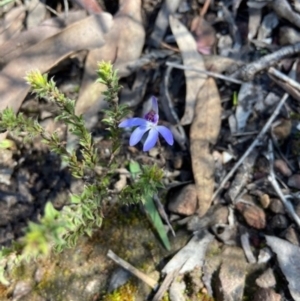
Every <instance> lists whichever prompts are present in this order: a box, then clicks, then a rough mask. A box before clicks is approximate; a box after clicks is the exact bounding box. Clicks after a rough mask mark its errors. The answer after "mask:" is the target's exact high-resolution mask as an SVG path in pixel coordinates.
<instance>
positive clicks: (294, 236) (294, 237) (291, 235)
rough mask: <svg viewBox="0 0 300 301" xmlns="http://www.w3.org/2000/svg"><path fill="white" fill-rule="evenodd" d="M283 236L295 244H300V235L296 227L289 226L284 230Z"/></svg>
mask: <svg viewBox="0 0 300 301" xmlns="http://www.w3.org/2000/svg"><path fill="white" fill-rule="evenodd" d="M283 236H284V237H285V238H286V240H288V241H289V242H290V243H292V244H293V245H296V246H300V239H299V235H298V233H297V231H296V229H295V228H294V227H288V228H287V229H286V230H285V231H284V234H283Z"/></svg>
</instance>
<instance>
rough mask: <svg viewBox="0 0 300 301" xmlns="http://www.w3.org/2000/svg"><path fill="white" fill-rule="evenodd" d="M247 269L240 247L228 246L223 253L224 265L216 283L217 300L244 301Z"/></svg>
mask: <svg viewBox="0 0 300 301" xmlns="http://www.w3.org/2000/svg"><path fill="white" fill-rule="evenodd" d="M246 269H247V261H246V258H245V255H244V251H243V250H242V249H241V248H238V247H229V246H226V247H225V248H224V251H223V252H222V264H221V268H220V272H219V275H218V281H216V295H217V298H216V300H232V301H233V300H242V298H243V292H244V287H245V279H246ZM218 282H219V283H218Z"/></svg>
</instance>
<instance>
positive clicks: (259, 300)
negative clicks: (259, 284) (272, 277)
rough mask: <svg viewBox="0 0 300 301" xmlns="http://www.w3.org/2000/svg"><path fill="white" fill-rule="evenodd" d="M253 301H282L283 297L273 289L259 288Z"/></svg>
mask: <svg viewBox="0 0 300 301" xmlns="http://www.w3.org/2000/svg"><path fill="white" fill-rule="evenodd" d="M253 301H281V296H280V295H279V294H277V293H276V292H275V291H274V290H273V289H271V288H259V289H258V290H257V291H256V293H255V295H254V298H253Z"/></svg>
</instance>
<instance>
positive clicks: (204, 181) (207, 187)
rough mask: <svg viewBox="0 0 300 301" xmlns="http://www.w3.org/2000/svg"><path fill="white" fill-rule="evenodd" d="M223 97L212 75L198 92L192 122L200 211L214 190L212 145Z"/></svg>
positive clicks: (218, 126) (192, 142) (193, 154)
mask: <svg viewBox="0 0 300 301" xmlns="http://www.w3.org/2000/svg"><path fill="white" fill-rule="evenodd" d="M221 110H222V108H221V100H220V95H219V91H218V88H217V85H216V83H215V80H214V79H213V78H208V79H207V80H206V82H205V84H204V85H203V87H202V89H201V90H200V91H199V93H198V98H197V104H196V107H195V116H194V119H193V122H192V125H191V130H190V140H191V157H192V166H193V174H194V178H195V183H196V188H197V196H198V215H199V216H203V215H204V214H205V213H206V212H207V210H208V209H209V207H210V205H211V198H212V195H213V190H214V183H215V181H214V167H215V166H214V165H215V164H214V159H213V156H212V154H211V152H210V146H211V145H212V144H215V143H216V141H217V138H218V135H219V131H220V126H221Z"/></svg>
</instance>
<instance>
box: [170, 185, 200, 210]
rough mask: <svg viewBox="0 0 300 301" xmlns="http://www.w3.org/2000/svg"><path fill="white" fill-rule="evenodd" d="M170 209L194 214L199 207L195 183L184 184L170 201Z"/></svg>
mask: <svg viewBox="0 0 300 301" xmlns="http://www.w3.org/2000/svg"><path fill="white" fill-rule="evenodd" d="M168 209H169V210H170V211H171V212H173V213H178V214H182V215H192V214H194V213H195V212H196V209H197V192H196V186H195V185H194V184H189V185H186V186H184V187H183V188H182V189H181V190H180V191H179V193H177V195H175V196H174V197H173V199H172V200H171V201H170V202H169V205H168Z"/></svg>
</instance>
